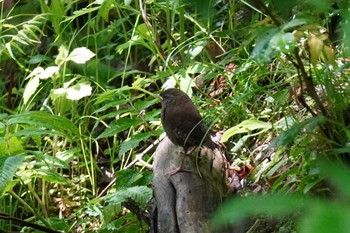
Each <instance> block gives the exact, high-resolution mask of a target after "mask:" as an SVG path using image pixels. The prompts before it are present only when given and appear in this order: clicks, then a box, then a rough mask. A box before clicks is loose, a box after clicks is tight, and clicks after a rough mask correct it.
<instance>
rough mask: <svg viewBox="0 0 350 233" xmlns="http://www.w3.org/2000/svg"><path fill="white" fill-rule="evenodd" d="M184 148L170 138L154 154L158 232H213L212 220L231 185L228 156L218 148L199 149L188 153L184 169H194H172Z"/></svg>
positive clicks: (165, 139) (177, 164)
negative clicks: (171, 173) (228, 180)
mask: <svg viewBox="0 0 350 233" xmlns="http://www.w3.org/2000/svg"><path fill="white" fill-rule="evenodd" d="M183 156H184V150H183V148H182V147H179V146H176V145H174V144H173V143H172V142H171V141H170V140H169V139H168V138H167V137H166V138H164V140H163V141H162V142H161V143H160V144H159V146H158V147H157V150H156V152H155V154H154V178H153V189H154V197H155V201H156V205H157V213H158V214H157V230H158V232H159V233H163V232H166V233H180V232H181V233H196V232H198V233H212V232H215V231H213V229H211V227H210V224H209V220H210V219H211V216H212V214H213V212H214V210H215V209H216V208H217V207H218V205H219V204H220V203H221V202H222V201H223V200H224V198H225V196H226V194H227V191H228V188H227V185H226V182H227V169H226V164H227V162H226V158H225V156H224V154H223V153H221V152H220V151H219V150H217V149H215V150H214V151H213V150H210V149H209V148H206V147H204V148H196V149H195V150H194V151H193V152H192V153H191V154H190V155H186V157H185V160H184V163H183V168H184V169H186V170H190V171H193V172H179V173H176V174H174V175H172V176H169V174H168V173H169V172H171V171H174V170H175V169H176V168H177V167H178V166H180V163H181V159H182V158H183Z"/></svg>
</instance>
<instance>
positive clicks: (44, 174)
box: [35, 169, 69, 184]
mask: <svg viewBox="0 0 350 233" xmlns="http://www.w3.org/2000/svg"><path fill="white" fill-rule="evenodd" d="M35 172H36V175H37V176H38V177H40V178H42V179H44V180H46V181H48V182H50V183H55V184H68V183H69V181H68V180H67V179H65V178H64V177H63V176H62V175H61V174H59V173H57V172H55V171H53V170H50V169H37V170H35Z"/></svg>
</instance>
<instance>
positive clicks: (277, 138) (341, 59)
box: [0, 0, 350, 233]
mask: <svg viewBox="0 0 350 233" xmlns="http://www.w3.org/2000/svg"><path fill="white" fill-rule="evenodd" d="M204 2H205V4H204V3H203V1H200V0H197V1H182V0H178V1H176V0H154V1H141V0H140V1H127V0H125V1H115V0H114V1H113V0H112V1H111V0H105V1H79V0H73V1H63V0H57V1H44V0H35V1H18V2H13V1H6V0H4V1H0V5H1V12H0V14H1V15H0V16H1V17H0V69H1V70H0V71H1V79H0V82H1V85H0V86H1V95H0V113H1V114H0V195H1V196H0V229H1V230H4V231H21V232H32V229H33V228H31V227H32V226H31V225H28V224H26V223H35V224H37V225H40V226H43V227H46V228H47V229H49V228H51V229H57V230H60V231H63V232H93V231H95V232H111V231H112V232H148V231H149V229H150V226H151V224H150V221H151V219H150V217H149V215H151V210H149V209H148V210H146V209H147V203H148V202H149V201H150V200H151V198H152V188H151V182H152V153H153V152H154V150H155V148H156V146H157V144H158V142H159V140H161V138H162V137H163V136H164V134H163V129H162V127H161V124H160V104H159V100H158V99H157V98H156V97H155V95H154V94H159V93H160V91H161V90H162V89H164V88H167V87H178V88H180V89H182V90H184V91H187V93H188V94H189V95H191V96H192V99H193V101H194V102H195V104H196V106H197V107H198V109H199V111H200V112H201V113H202V115H203V117H204V119H205V121H206V122H207V124H208V125H211V127H212V128H213V129H214V130H222V131H224V133H223V136H222V141H223V142H224V143H225V144H226V146H227V148H228V151H229V154H230V163H231V164H232V167H231V168H232V170H233V173H234V174H236V175H238V176H239V177H240V179H241V187H239V188H238V190H235V191H236V192H237V193H239V194H241V196H244V197H242V198H238V197H235V198H233V199H232V200H230V201H228V203H224V204H223V206H222V208H220V210H219V211H218V213H217V214H216V215H215V217H214V219H213V225H215V226H217V227H221V226H223V225H227V224H230V223H233V222H235V221H236V222H237V221H241V220H242V219H244V218H246V217H247V216H250V217H252V219H255V220H256V221H255V224H252V226H253V227H254V228H253V227H252V228H251V231H250V232H307V233H310V232H318V233H320V232H350V226H349V224H347V221H348V219H349V217H350V211H349V209H350V208H349V199H350V192H349V190H350V187H349V179H350V174H349V170H348V166H349V162H350V157H349V156H350V128H349V127H350V114H349V113H350V103H349V101H350V98H349V97H350V86H349V72H350V70H349V64H350V63H349V61H350V60H349V59H350V58H349V52H350V51H349V46H350V39H349V35H350V25H349V22H350V14H349V12H350V11H349V10H350V5H349V2H348V1H347V0H333V1H332V0H329V1H321V2H320V1H317V0H309V1H304V0H299V1H286V2H283V3H282V2H280V1H274V0H256V1H252V2H250V1H230V0H217V1H204ZM236 188H237V187H236ZM259 194H265V195H259ZM258 207H259V208H258ZM282 216H285V217H284V218H283V217H282ZM261 219H263V220H266V219H278V221H277V224H276V221H271V222H267V223H266V222H265V223H264V224H261V222H263V221H261ZM20 220H25V221H26V223H23V222H21V221H20ZM266 224H267V225H269V230H267V229H266V226H265V225H266ZM271 228H272V229H273V230H272V231H271Z"/></svg>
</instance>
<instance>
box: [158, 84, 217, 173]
mask: <svg viewBox="0 0 350 233" xmlns="http://www.w3.org/2000/svg"><path fill="white" fill-rule="evenodd" d="M160 97H161V104H162V112H161V120H162V125H163V128H164V130H165V133H166V134H167V136H168V137H169V139H170V140H171V141H172V143H174V144H175V145H177V146H182V147H183V148H184V150H185V155H186V154H187V152H188V149H189V148H190V147H193V146H202V145H203V146H206V147H208V148H210V149H212V150H214V149H215V148H218V145H217V144H216V143H215V142H213V141H212V140H211V138H210V131H209V130H208V127H207V126H206V125H205V123H204V122H203V119H202V117H201V115H200V114H199V112H198V110H197V108H196V107H195V105H194V104H193V102H192V100H191V99H190V97H189V96H188V95H187V94H186V93H184V92H183V91H181V90H179V89H176V88H170V89H167V90H165V91H164V92H163V93H161V94H160ZM183 160H184V159H183ZM183 160H182V162H183ZM182 162H181V165H180V167H179V168H178V169H176V170H175V171H174V172H172V174H171V175H174V174H175V173H177V172H179V171H184V170H183V169H182Z"/></svg>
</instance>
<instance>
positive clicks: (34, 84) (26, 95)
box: [23, 75, 40, 104]
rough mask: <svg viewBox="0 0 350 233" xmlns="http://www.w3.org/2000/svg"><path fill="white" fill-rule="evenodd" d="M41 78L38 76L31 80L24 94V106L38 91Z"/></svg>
mask: <svg viewBox="0 0 350 233" xmlns="http://www.w3.org/2000/svg"><path fill="white" fill-rule="evenodd" d="M39 80H40V78H39V76H38V75H36V76H34V77H33V78H32V79H30V80H29V82H28V83H27V85H26V87H25V88H24V92H23V102H24V104H27V103H28V100H29V98H30V97H31V96H32V95H33V94H34V93H35V91H36V89H37V88H38V86H39Z"/></svg>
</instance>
